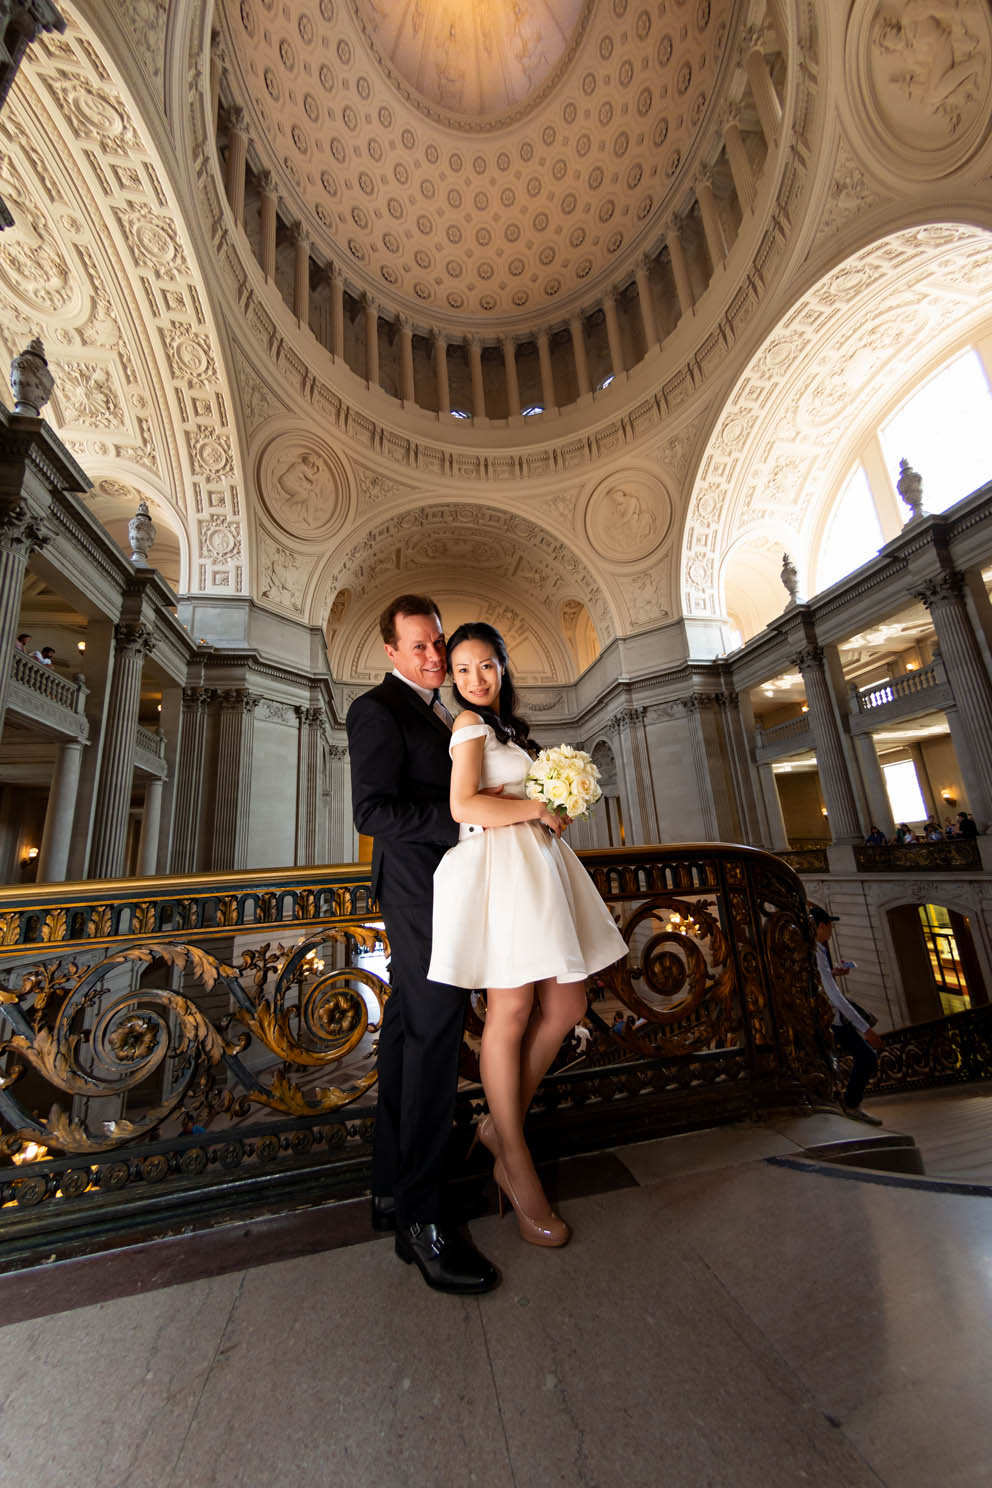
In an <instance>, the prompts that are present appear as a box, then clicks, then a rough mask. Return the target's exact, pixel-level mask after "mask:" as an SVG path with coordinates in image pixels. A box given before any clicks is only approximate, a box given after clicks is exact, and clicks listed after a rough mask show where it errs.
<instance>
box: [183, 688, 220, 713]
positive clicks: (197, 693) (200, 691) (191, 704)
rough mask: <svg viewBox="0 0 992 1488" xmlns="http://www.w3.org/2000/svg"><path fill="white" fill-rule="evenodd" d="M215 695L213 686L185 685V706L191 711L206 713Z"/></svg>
mask: <svg viewBox="0 0 992 1488" xmlns="http://www.w3.org/2000/svg"><path fill="white" fill-rule="evenodd" d="M215 696H216V693H215V692H214V690H213V688H212V687H184V688H183V707H184V708H185V709H186V710H187V711H189V712H194V711H195V712H199V713H205V712H206V710H207V708H209V706H210V704H211V703H212V702H213V700H214V698H215Z"/></svg>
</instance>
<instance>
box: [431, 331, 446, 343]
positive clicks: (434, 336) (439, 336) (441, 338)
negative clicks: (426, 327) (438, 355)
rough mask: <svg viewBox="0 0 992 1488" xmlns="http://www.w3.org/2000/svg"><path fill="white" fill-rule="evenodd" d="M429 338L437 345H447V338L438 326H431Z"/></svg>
mask: <svg viewBox="0 0 992 1488" xmlns="http://www.w3.org/2000/svg"><path fill="white" fill-rule="evenodd" d="M431 340H432V341H433V342H434V343H435V344H436V345H437V346H447V344H448V338H447V336H446V335H445V333H444V331H442V329H441V327H440V326H431Z"/></svg>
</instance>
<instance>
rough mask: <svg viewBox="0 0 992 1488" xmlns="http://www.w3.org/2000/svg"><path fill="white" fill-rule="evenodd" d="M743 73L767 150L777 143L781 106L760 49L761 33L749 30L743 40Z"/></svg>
mask: <svg viewBox="0 0 992 1488" xmlns="http://www.w3.org/2000/svg"><path fill="white" fill-rule="evenodd" d="M744 71H745V72H746V74H747V80H748V84H749V86H750V89H751V97H752V98H753V99H754V106H755V109H756V110H757V113H758V122H759V123H760V125H761V132H762V134H763V135H764V137H765V144H766V145H767V146H768V148H769V150H772V149H774V147H775V145H776V144H777V143H778V135H779V129H780V127H781V124H782V105H781V104H780V103H779V101H778V94H777V93H776V92H775V85H774V83H773V82H772V75H771V73H770V72H769V71H768V63H767V62H766V61H765V54H764V52H763V51H762V49H761V33H760V32H757V31H754V30H751V31H750V32H748V34H747V35H746V37H745V40H744Z"/></svg>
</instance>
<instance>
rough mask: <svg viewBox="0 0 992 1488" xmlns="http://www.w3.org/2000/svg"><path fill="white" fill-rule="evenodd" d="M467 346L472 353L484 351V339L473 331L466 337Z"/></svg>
mask: <svg viewBox="0 0 992 1488" xmlns="http://www.w3.org/2000/svg"><path fill="white" fill-rule="evenodd" d="M465 345H466V346H467V347H468V348H469V350H470V351H481V350H482V337H481V336H480V335H479V333H478V331H471V332H470V333H469V334H468V335H467V336H466V337H465Z"/></svg>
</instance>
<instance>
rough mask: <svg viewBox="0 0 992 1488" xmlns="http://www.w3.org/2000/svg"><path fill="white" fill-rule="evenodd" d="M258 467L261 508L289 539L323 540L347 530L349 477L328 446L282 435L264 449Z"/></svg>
mask: <svg viewBox="0 0 992 1488" xmlns="http://www.w3.org/2000/svg"><path fill="white" fill-rule="evenodd" d="M257 469H258V474H257V484H258V492H259V495H260V497H261V500H262V504H263V506H264V507H265V510H266V511H267V512H268V514H269V516H270V517H271V518H272V520H273V521H274V522H275V523H276V524H277V525H278V526H279V527H281V528H282V530H283V531H284V532H285V533H286V534H287V536H289V537H292V538H295V539H298V540H301V541H306V542H322V541H326V540H327V538H329V537H330V536H332V534H334V533H335V532H337V531H338V530H339V529H340V528H341V527H342V525H343V523H344V520H345V518H346V515H347V511H348V504H349V502H348V495H349V492H348V475H347V472H346V470H345V468H344V465H343V463H342V461H341V459H340V458H339V457H338V456H337V455H336V454H335V453H334V451H333V450H331V449H330V448H329V447H327V446H326V445H324V444H323V442H318V441H317V440H315V439H313V438H312V437H311V438H308V439H304V440H301V439H300V437H299V436H298V435H280V436H278V437H277V438H276V439H273V440H272V441H271V442H270V443H269V444H268V445H266V446H265V448H264V449H263V450H262V452H261V454H260V456H259V460H258V467H257Z"/></svg>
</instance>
